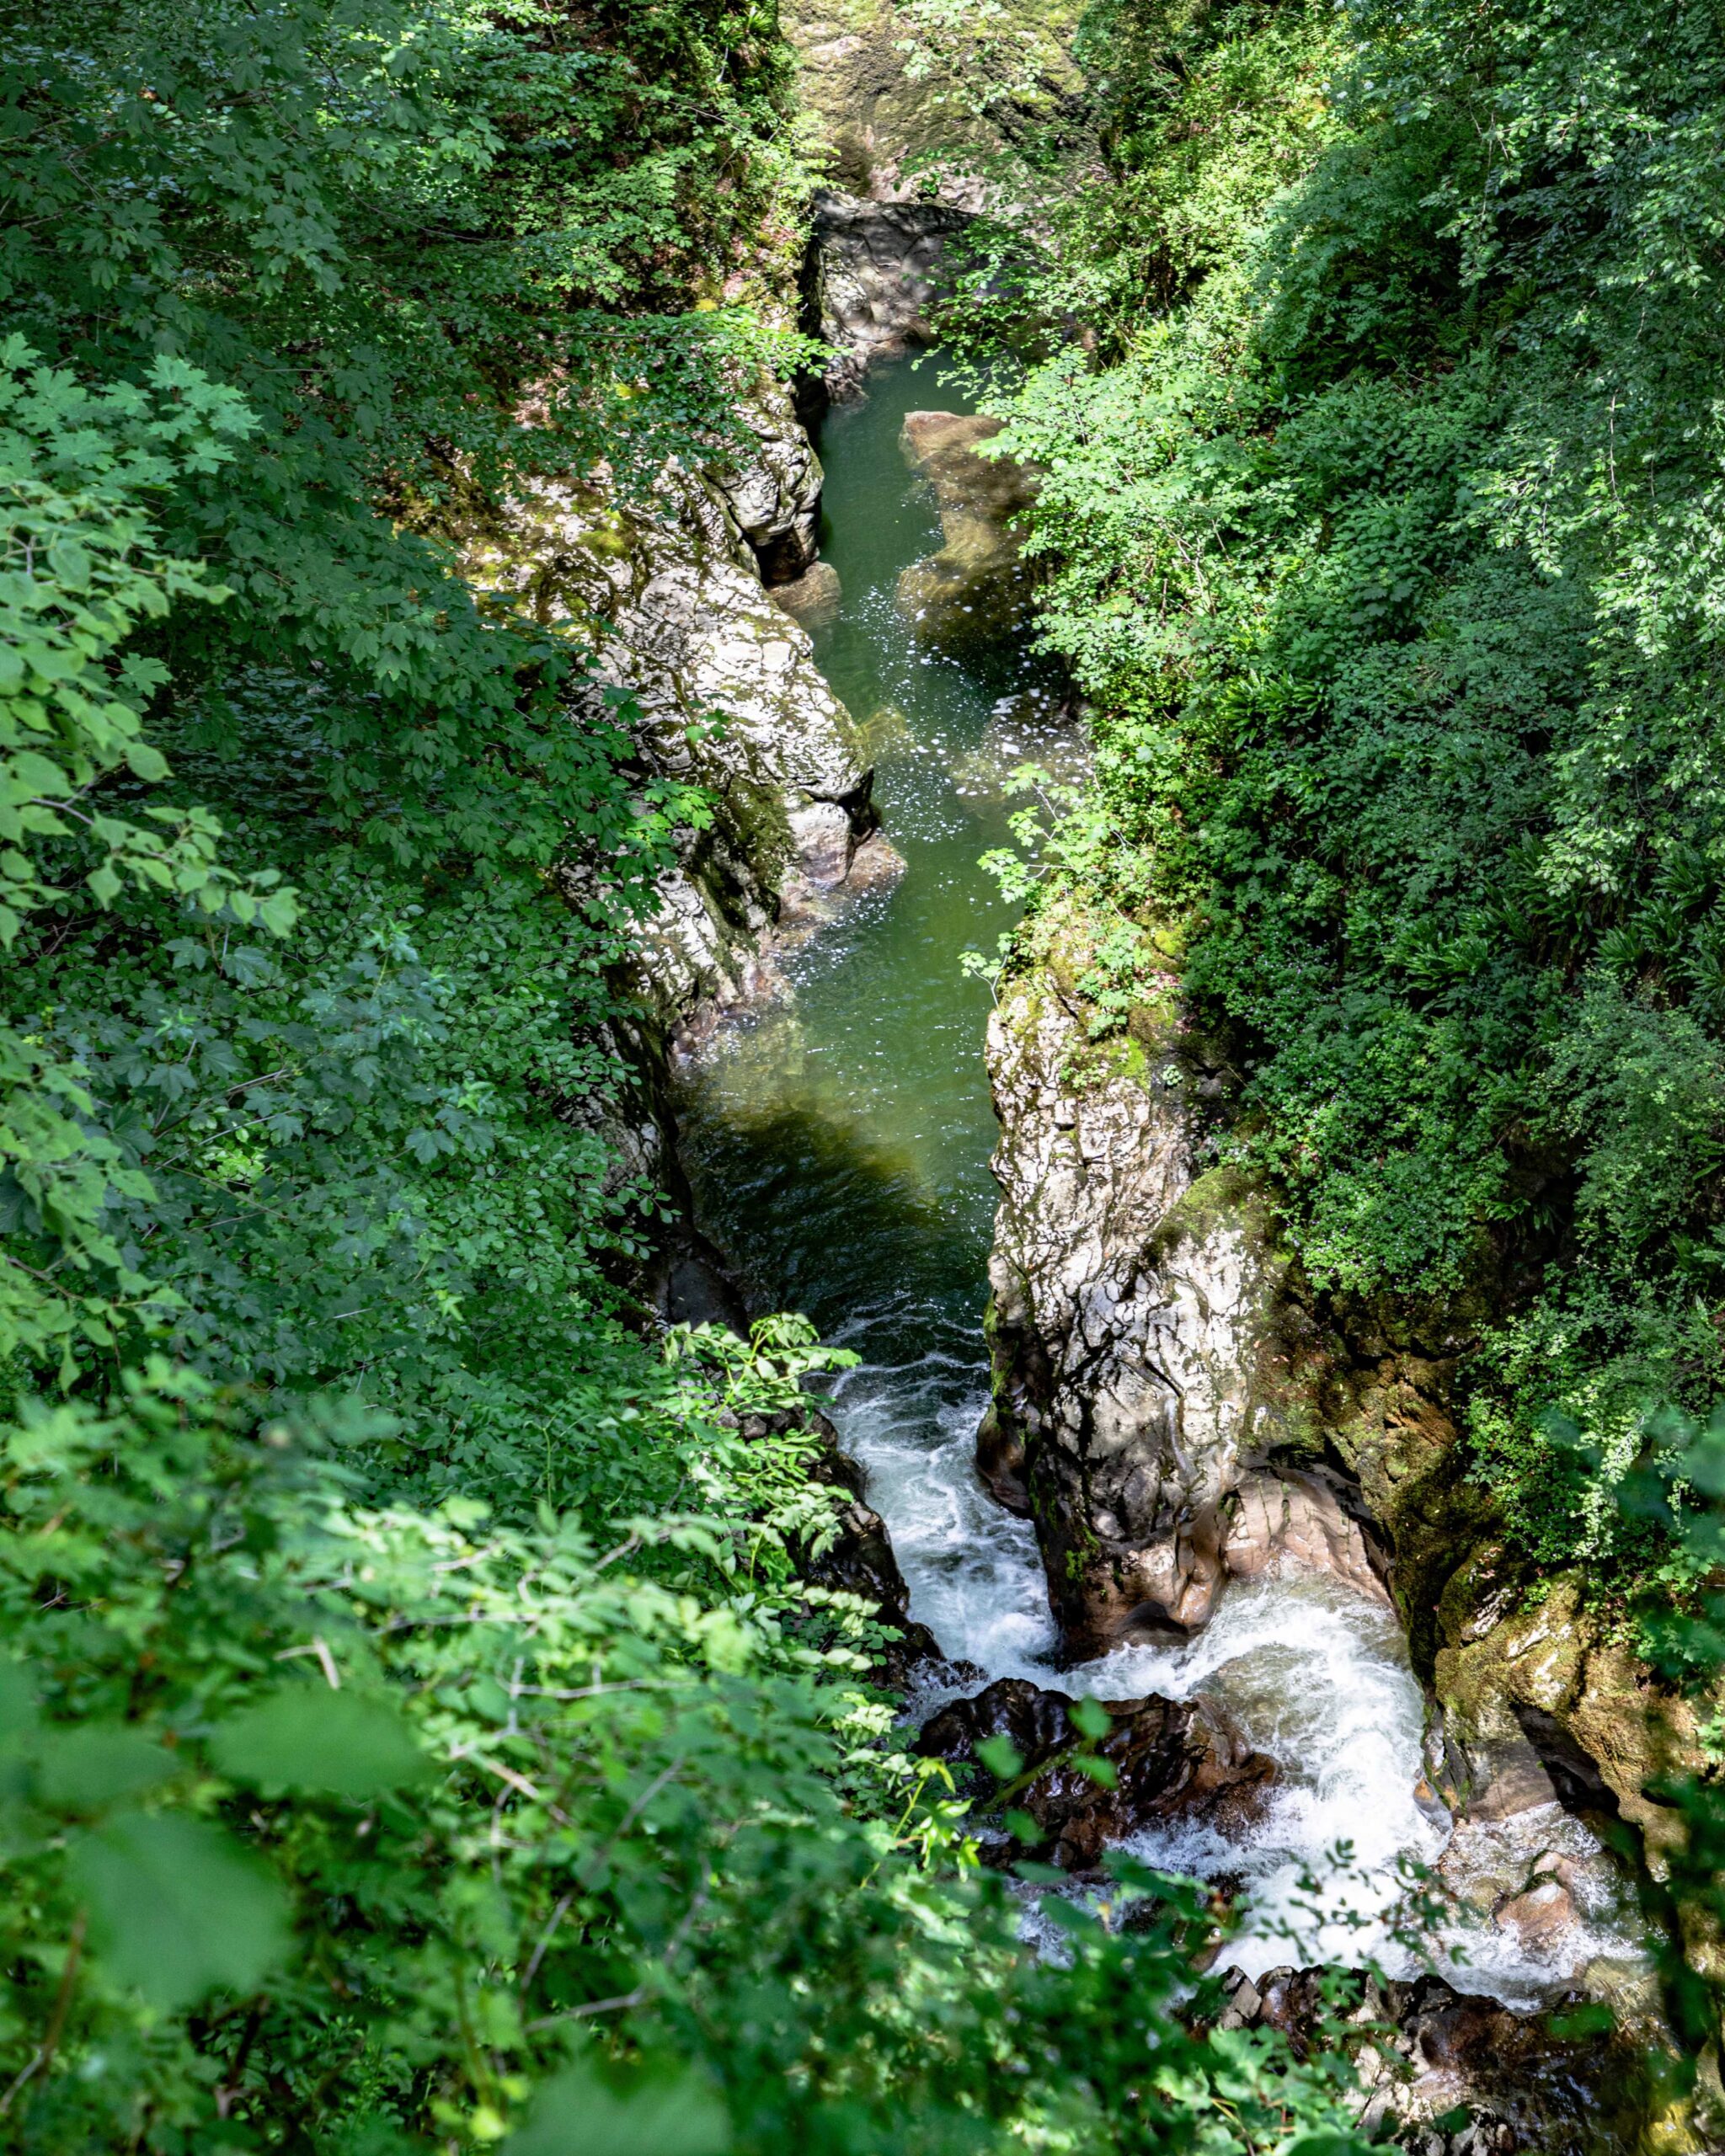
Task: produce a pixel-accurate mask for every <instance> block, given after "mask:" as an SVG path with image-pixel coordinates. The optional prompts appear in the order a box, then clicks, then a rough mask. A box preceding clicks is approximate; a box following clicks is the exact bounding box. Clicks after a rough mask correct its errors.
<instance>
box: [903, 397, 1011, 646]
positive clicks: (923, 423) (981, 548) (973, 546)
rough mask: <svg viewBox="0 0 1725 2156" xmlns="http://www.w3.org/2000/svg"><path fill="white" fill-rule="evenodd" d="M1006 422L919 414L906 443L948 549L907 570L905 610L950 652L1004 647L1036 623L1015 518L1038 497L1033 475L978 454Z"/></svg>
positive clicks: (908, 427) (908, 426)
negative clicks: (1026, 626) (1001, 642)
mask: <svg viewBox="0 0 1725 2156" xmlns="http://www.w3.org/2000/svg"><path fill="white" fill-rule="evenodd" d="M1001 430H1002V423H1001V421H1000V420H999V419H989V418H987V417H985V416H984V415H981V414H971V415H966V414H961V413H958V412H912V413H910V414H907V416H906V418H905V424H904V431H903V433H902V434H901V435H900V448H901V449H902V450H903V451H904V453H905V461H906V462H908V463H909V465H910V466H911V469H912V470H913V471H914V472H916V474H917V476H918V477H919V478H921V479H923V480H924V481H926V482H927V485H928V487H929V488H930V490H931V491H932V494H933V495H934V499H935V504H936V507H937V509H938V510H939V511H940V523H941V537H942V541H943V544H942V547H941V549H940V551H939V552H938V553H936V554H930V555H928V556H927V557H926V558H924V559H923V560H921V561H920V562H913V563H911V566H910V567H909V568H906V569H904V570H902V571H901V572H900V576H899V581H898V591H897V597H898V606H899V611H900V613H901V614H902V615H903V616H905V620H906V621H907V622H909V623H910V624H911V628H912V630H913V632H915V634H916V637H917V638H919V640H921V642H923V643H932V644H936V645H938V646H940V647H941V648H943V649H947V650H955V649H963V648H965V647H966V646H969V645H973V644H980V643H997V642H998V641H999V640H1000V639H1001V638H1005V637H1009V636H1011V635H1012V634H1013V633H1014V632H1016V631H1017V630H1018V629H1020V628H1022V627H1023V625H1024V623H1025V622H1026V621H1027V620H1028V616H1029V611H1030V603H1031V599H1032V596H1033V589H1034V586H1033V579H1032V577H1031V575H1030V573H1029V568H1028V564H1027V563H1026V562H1025V561H1024V558H1023V552H1022V545H1023V542H1022V539H1021V537H1020V535H1019V533H1018V532H1017V530H1016V529H1015V528H1014V522H1013V520H1014V519H1015V518H1016V517H1017V515H1018V514H1019V512H1020V511H1021V510H1025V509H1027V508H1028V506H1029V505H1030V504H1031V503H1032V502H1033V500H1034V499H1035V498H1036V478H1035V474H1034V473H1033V472H1030V471H1028V469H1027V468H1026V467H1024V466H1023V465H1022V464H1017V463H1015V462H1013V461H1012V459H1011V458H1010V457H987V456H980V455H979V454H978V451H979V449H980V445H981V444H982V443H984V442H986V441H991V440H993V439H994V437H995V436H996V435H998V434H999V433H1001Z"/></svg>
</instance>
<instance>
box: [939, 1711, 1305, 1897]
mask: <svg viewBox="0 0 1725 2156" xmlns="http://www.w3.org/2000/svg"><path fill="white" fill-rule="evenodd" d="M1074 1704H1075V1703H1074V1702H1073V1700H1071V1698H1070V1697H1069V1696H1068V1695H1067V1694H1065V1693H1064V1692H1055V1691H1049V1690H1045V1689H1043V1688H1042V1687H1041V1686H1039V1685H1035V1684H1030V1683H1028V1681H1027V1680H1026V1679H1024V1678H1001V1679H1000V1680H999V1681H998V1682H997V1683H996V1684H991V1685H989V1686H988V1687H987V1689H985V1691H982V1692H980V1693H978V1694H976V1696H975V1698H974V1699H969V1700H954V1701H953V1703H952V1705H950V1706H948V1707H944V1708H943V1709H942V1710H941V1711H940V1713H939V1714H937V1715H936V1716H934V1718H933V1719H932V1721H930V1722H928V1723H927V1725H926V1726H925V1727H924V1728H923V1730H922V1732H921V1734H920V1736H919V1737H918V1738H917V1740H916V1748H917V1750H918V1751H919V1752H921V1753H922V1754H923V1755H924V1757H925V1758H940V1759H951V1760H969V1759H974V1758H975V1757H976V1756H977V1750H976V1748H977V1747H978V1745H980V1744H981V1743H983V1742H985V1741H986V1740H987V1739H988V1738H989V1737H996V1736H1001V1737H1007V1739H1008V1740H1009V1741H1010V1742H1011V1743H1012V1747H1013V1748H1014V1749H1015V1750H1016V1751H1017V1753H1018V1754H1019V1756H1020V1757H1021V1758H1022V1759H1023V1762H1024V1768H1023V1774H1022V1775H1021V1777H1020V1779H1019V1780H1017V1781H1015V1782H1014V1783H1013V1785H1012V1787H1011V1789H1010V1790H1009V1791H1008V1793H1007V1794H1008V1798H1009V1801H1010V1804H1011V1806H1012V1809H1014V1810H1015V1811H1017V1812H1022V1813H1023V1814H1024V1815H1025V1816H1026V1817H1028V1818H1029V1819H1031V1820H1033V1821H1034V1822H1035V1824H1036V1827H1037V1828H1038V1830H1039V1838H1037V1839H1036V1840H1034V1841H1028V1842H1027V1841H1023V1840H1022V1839H1020V1838H1018V1837H1017V1836H1014V1837H1012V1838H1010V1839H1007V1840H1005V1841H1000V1840H996V1841H995V1842H994V1843H992V1844H989V1845H987V1846H988V1850H989V1854H990V1855H991V1858H992V1859H993V1860H996V1861H1001V1862H1004V1861H1008V1860H1012V1859H1013V1858H1015V1857H1018V1856H1025V1855H1034V1856H1037V1857H1039V1858H1042V1859H1044V1860H1051V1861H1052V1862H1054V1863H1056V1864H1059V1865H1062V1866H1063V1867H1064V1868H1065V1870H1069V1871H1072V1872H1075V1873H1081V1874H1088V1873H1092V1872H1094V1871H1095V1870H1096V1869H1097V1866H1098V1865H1099V1864H1100V1862H1101V1859H1102V1854H1103V1850H1104V1849H1108V1848H1111V1847H1113V1846H1114V1845H1116V1844H1119V1843H1121V1842H1123V1841H1124V1840H1126V1839H1127V1838H1129V1837H1130V1835H1132V1834H1134V1833H1137V1832H1139V1831H1140V1829H1142V1828H1146V1827H1150V1826H1155V1825H1162V1824H1165V1823H1166V1822H1168V1821H1169V1820H1171V1819H1180V1820H1202V1821H1204V1822H1207V1823H1209V1824H1210V1825H1211V1826H1214V1827H1215V1828H1217V1829H1218V1830H1219V1831H1220V1832H1221V1833H1243V1832H1245V1831H1246V1830H1247V1828H1250V1827H1251V1826H1252V1824H1254V1823H1255V1822H1256V1821H1257V1820H1258V1817H1260V1816H1261V1814H1262V1811H1263V1805H1264V1802H1265V1801H1266V1799H1267V1798H1268V1795H1269V1791H1270V1789H1271V1787H1272V1785H1273V1784H1274V1780H1275V1774H1276V1769H1275V1763H1274V1760H1272V1759H1270V1758H1267V1757H1266V1755H1265V1754H1264V1753H1262V1752H1258V1751H1255V1750H1253V1748H1252V1746H1251V1744H1250V1743H1249V1742H1247V1738H1246V1737H1245V1735H1244V1734H1243V1732H1242V1731H1241V1729H1240V1728H1239V1726H1237V1724H1236V1723H1235V1722H1234V1721H1233V1720H1232V1718H1231V1716H1229V1715H1228V1714H1227V1713H1226V1711H1225V1710H1223V1709H1222V1708H1221V1707H1220V1706H1219V1705H1217V1704H1216V1702H1215V1701H1214V1700H1206V1699H1202V1698H1199V1699H1195V1700H1163V1699H1157V1698H1154V1697H1152V1698H1147V1699H1142V1700H1106V1701H1104V1702H1103V1705H1104V1707H1105V1708H1106V1710H1107V1712H1108V1718H1109V1727H1108V1732H1107V1733H1106V1735H1104V1736H1103V1737H1100V1738H1098V1739H1095V1740H1092V1739H1091V1738H1089V1737H1085V1736H1084V1735H1083V1734H1082V1732H1080V1730H1079V1729H1078V1728H1077V1726H1076V1724H1075V1723H1074V1722H1073V1721H1072V1720H1071V1709H1072V1707H1073V1705H1074ZM1091 1759H1099V1760H1102V1761H1105V1762H1106V1763H1107V1765H1108V1767H1109V1768H1111V1769H1113V1772H1114V1781H1113V1785H1112V1786H1110V1785H1108V1783H1107V1782H1105V1781H1101V1780H1097V1778H1096V1776H1095V1774H1093V1773H1088V1772H1087V1771H1086V1770H1085V1768H1084V1766H1083V1765H1082V1764H1080V1762H1081V1761H1085V1760H1091Z"/></svg>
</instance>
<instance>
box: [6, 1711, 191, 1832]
mask: <svg viewBox="0 0 1725 2156" xmlns="http://www.w3.org/2000/svg"><path fill="white" fill-rule="evenodd" d="M176 1764H177V1763H176V1762H175V1760H174V1755H173V1753H171V1752H168V1751H166V1750H164V1749H163V1747H162V1746H161V1745H159V1744H152V1742H151V1741H150V1740H149V1738H148V1737H146V1736H145V1735H144V1734H143V1733H142V1731H140V1730H136V1729H126V1728H125V1727H123V1726H120V1725H119V1724H117V1723H108V1724H105V1725H104V1724H103V1723H100V1722H94V1723H91V1724H89V1725H88V1726H86V1727H84V1728H82V1729H61V1730H53V1731H51V1732H48V1734H47V1735H46V1736H45V1737H44V1738H43V1740H42V1747H41V1764H40V1768H39V1769H38V1771H37V1778H36V1780H37V1788H38V1790H39V1791H40V1795H41V1797H42V1800H43V1801H44V1802H45V1803H46V1804H51V1805H56V1806H62V1807H64V1808H66V1809H67V1810H69V1811H74V1812H86V1811H94V1810H96V1809H98V1808H99V1807H100V1806H103V1805H107V1804H112V1803H113V1802H114V1801H115V1799H116V1798H119V1797H122V1796H135V1795H136V1793H137V1791H138V1790H143V1789H148V1788H150V1787H151V1786H152V1785H153V1784H154V1783H157V1782H159V1781H165V1780H167V1778H168V1775H170V1774H173V1773H174V1769H175V1766H176Z"/></svg>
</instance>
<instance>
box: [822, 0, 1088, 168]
mask: <svg viewBox="0 0 1725 2156" xmlns="http://www.w3.org/2000/svg"><path fill="white" fill-rule="evenodd" d="M1082 12H1083V11H1082V8H1081V6H1079V5H1076V4H1071V0H1004V4H1003V5H1001V6H1000V7H998V8H992V9H988V10H979V11H977V12H976V13H974V14H973V15H972V16H971V17H970V18H969V19H968V20H964V21H961V22H957V23H953V24H948V26H946V27H944V28H943V29H938V30H934V31H931V30H930V29H929V28H928V27H927V25H919V24H917V23H916V21H915V19H913V18H912V17H911V14H910V13H908V11H906V10H905V9H902V8H899V7H896V6H895V5H894V4H893V0H788V5H787V6H786V7H785V8H783V9H782V21H783V23H784V26H785V29H786V31H787V33H788V35H789V37H790V39H791V41H792V43H793V45H795V47H796V50H797V57H798V81H799V86H800V88H801V93H802V98H803V102H804V107H805V109H807V110H808V112H809V115H810V116H811V117H812V119H813V120H814V123H815V125H816V128H817V130H818V137H817V141H818V147H819V149H820V151H821V152H824V153H825V159H826V163H827V165H828V168H829V169H830V172H831V173H832V176H833V179H834V180H835V181H836V184H838V185H839V186H840V187H842V188H844V189H847V190H848V191H849V192H850V193H852V194H854V195H862V196H864V197H866V198H868V199H869V200H875V201H892V200H905V199H907V198H909V197H914V196H916V195H919V194H920V193H921V192H922V191H923V190H924V189H925V187H926V186H927V185H928V184H931V180H932V175H929V174H928V173H927V165H928V161H929V160H931V159H937V160H938V161H939V167H940V170H939V175H938V187H939V194H940V197H941V199H942V200H945V201H948V202H951V203H953V204H956V205H958V206H959V207H962V208H968V209H975V208H977V207H978V206H979V205H980V200H981V196H982V189H983V179H982V173H983V172H984V170H985V168H986V164H987V161H988V160H989V159H990V158H991V157H996V156H997V155H998V154H999V152H1000V151H1001V148H1002V147H1005V146H1006V145H1007V144H1008V143H1010V142H1011V141H1013V140H1014V139H1016V137H1017V135H1018V134H1019V133H1020V132H1021V131H1022V130H1023V126H1024V125H1025V123H1026V122H1027V121H1028V120H1038V121H1045V120H1047V119H1048V118H1049V116H1050V115H1057V114H1058V113H1059V112H1060V110H1061V109H1063V108H1066V107H1071V106H1076V104H1077V103H1078V102H1079V100H1080V99H1081V95H1082V83H1081V77H1080V76H1079V73H1078V70H1077V68H1076V66H1075V65H1074V63H1073V61H1072V57H1071V40H1072V33H1073V31H1074V29H1076V26H1077V24H1078V21H1079V19H1080V17H1081V13H1082Z"/></svg>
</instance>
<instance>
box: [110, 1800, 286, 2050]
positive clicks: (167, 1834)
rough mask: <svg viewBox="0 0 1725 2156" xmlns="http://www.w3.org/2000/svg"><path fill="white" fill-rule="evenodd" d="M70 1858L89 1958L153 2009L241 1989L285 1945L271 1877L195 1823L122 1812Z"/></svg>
mask: <svg viewBox="0 0 1725 2156" xmlns="http://www.w3.org/2000/svg"><path fill="white" fill-rule="evenodd" d="M71 1864H72V1879H73V1882H74V1884H75V1885H76V1887H77V1891H78V1892H80V1894H82V1896H83V1898H84V1899H85V1901H86V1902H87V1903H88V1906H89V1911H90V1940H91V1945H92V1946H93V1949H94V1951H95V1952H96V1954H97V1955H98V1956H99V1958H100V1960H101V1961H102V1963H103V1965H104V1967H105V1968H106V1969H107V1971H108V1973H109V1975H110V1976H111V1977H114V1978H115V1980H116V1981H117V1982H118V1983H121V1984H129V1985H135V1986H136V1988H137V1989H138V1990H139V1991H141V1992H142V1993H143V1995H144V1997H145V1998H146V1999H147V2000H148V2001H149V2002H150V2004H152V2006H158V2007H161V2008H164V2009H166V2008H171V2007H177V2006H186V2005H189V2004H190V2003H191V2002H192V2001H193V2000H194V1999H200V1998H201V1997H202V1996H203V1994H204V1993H206V1992H207V1991H211V1990H214V1989H215V1988H216V1987H217V1986H218V1985H220V1986H222V1988H225V1989H227V1990H230V1991H238V1992H246V1991H250V1990H251V1989H253V1988H254V1986H255V1985H256V1984H257V1983H258V1981H259V1978H260V1977H262V1976H263V1974H264V1971H265V1970H266V1969H268V1968H269V1967H270V1966H271V1965H272V1964H273V1963H274V1962H275V1961H278V1960H279V1959H280V1956H281V1955H282V1953H283V1952H284V1951H285V1950H286V1945H287V1941H288V1905H287V1897H286V1893H285V1892H283V1890H282V1887H281V1885H280V1881H278V1880H276V1879H275V1877H274V1876H272V1875H271V1874H270V1871H269V1870H267V1868H266V1867H265V1866H264V1865H262V1864H260V1863H259V1861H258V1860H257V1859H256V1858H255V1857H254V1856H251V1855H249V1854H248V1853H247V1851H246V1850H245V1849H243V1848H242V1847H241V1846H240V1844H238V1842H237V1841H235V1839H234V1838H233V1837H232V1835H231V1834H228V1833H224V1832H223V1830H222V1828H219V1827H212V1826H211V1825H209V1824H208V1823H207V1822H205V1821H203V1820H200V1819H188V1818H184V1817H180V1816H179V1814H177V1813H172V1812H164V1813H161V1814H158V1815H155V1816H147V1815H145V1814H143V1813H141V1812H131V1813H128V1814H126V1815H125V1816H123V1817H120V1818H117V1819H113V1820H110V1821H109V1822H108V1823H107V1824H106V1825H105V1826H104V1827H100V1828H97V1829H96V1830H95V1831H94V1832H93V1833H89V1834H87V1835H85V1836H84V1837H83V1839H82V1840H80V1841H79V1842H77V1844H75V1845H74V1847H73V1849H72V1860H71Z"/></svg>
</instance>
